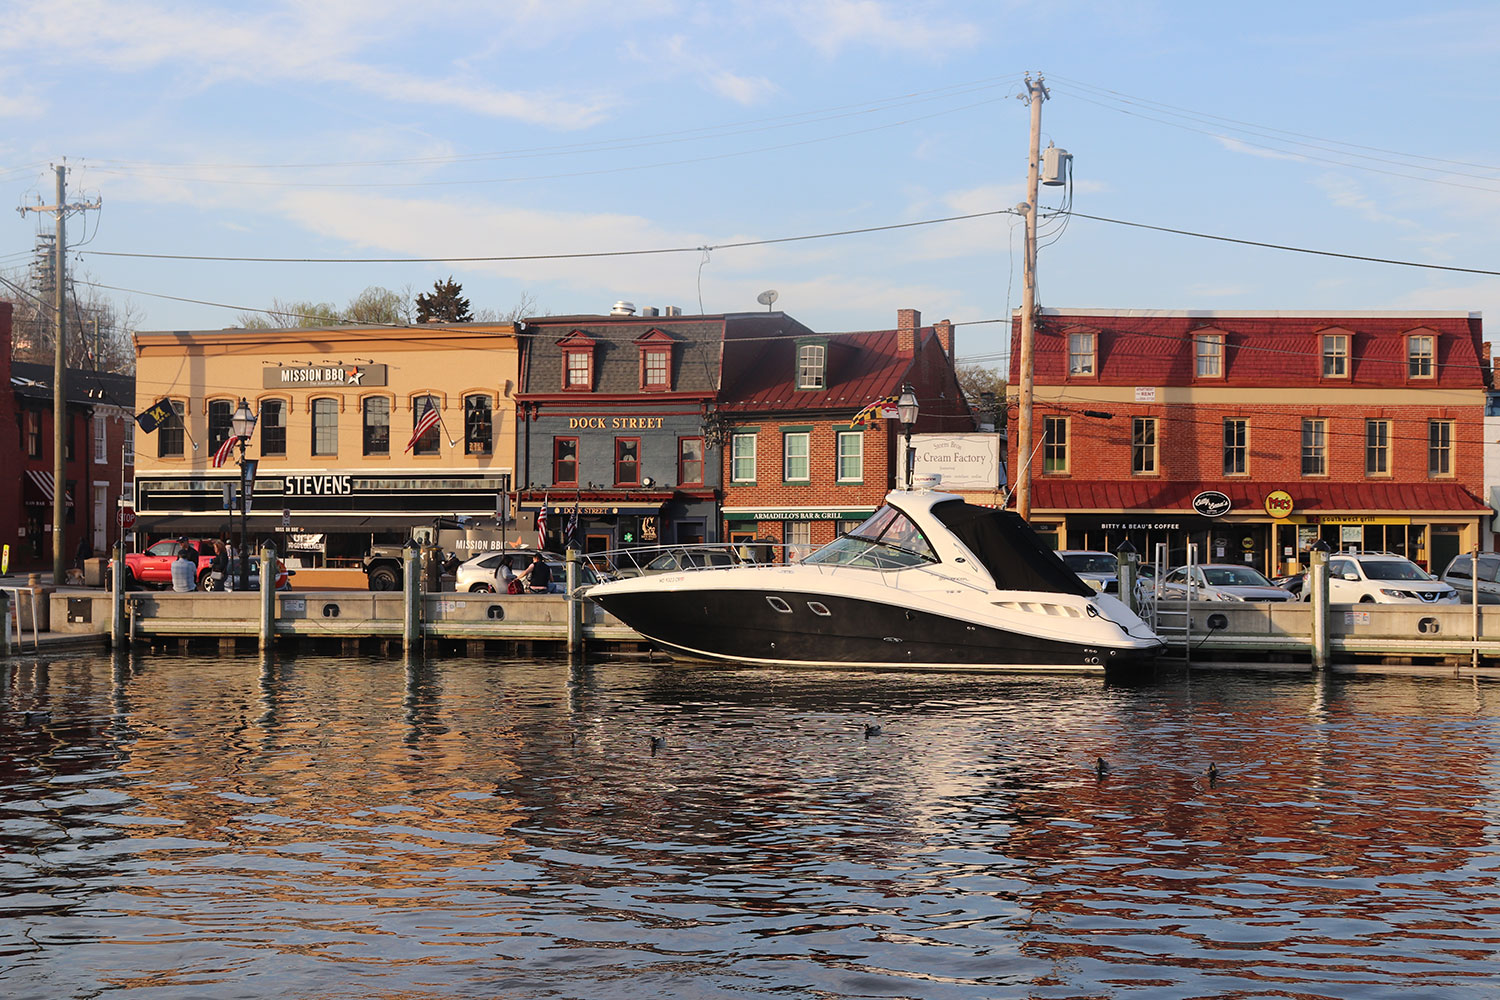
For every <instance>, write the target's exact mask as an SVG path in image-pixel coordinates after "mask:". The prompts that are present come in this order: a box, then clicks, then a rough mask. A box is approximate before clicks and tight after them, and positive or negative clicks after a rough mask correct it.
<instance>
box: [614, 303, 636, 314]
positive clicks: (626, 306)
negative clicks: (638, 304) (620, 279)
mask: <svg viewBox="0 0 1500 1000" xmlns="http://www.w3.org/2000/svg"><path fill="white" fill-rule="evenodd" d="M609 314H610V315H611V316H634V315H635V303H634V302H626V301H625V300H624V299H621V300H620V301H618V302H616V303H615V304H614V306H613V307H611V308H610V310H609Z"/></svg>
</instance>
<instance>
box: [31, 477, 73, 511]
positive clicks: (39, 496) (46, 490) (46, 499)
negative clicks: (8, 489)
mask: <svg viewBox="0 0 1500 1000" xmlns="http://www.w3.org/2000/svg"><path fill="white" fill-rule="evenodd" d="M54 482H55V480H54V479H53V478H52V473H50V472H43V471H41V470H40V469H27V470H26V506H28V507H51V506H52V496H53V493H54V490H53V488H52V484H53V483H54ZM63 502H64V503H66V504H67V505H68V506H69V507H71V506H73V494H71V493H68V494H65V495H64V497H63Z"/></svg>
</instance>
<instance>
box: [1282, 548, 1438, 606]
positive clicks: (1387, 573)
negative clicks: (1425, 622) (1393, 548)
mask: <svg viewBox="0 0 1500 1000" xmlns="http://www.w3.org/2000/svg"><path fill="white" fill-rule="evenodd" d="M1302 589H1303V592H1304V593H1303V600H1308V599H1310V597H1311V595H1310V594H1308V593H1307V589H1308V588H1306V587H1303V588H1302ZM1328 602H1329V603H1330V604H1371V603H1375V604H1457V603H1458V591H1456V590H1454V589H1453V588H1452V587H1450V586H1448V585H1447V584H1446V583H1443V582H1442V581H1441V580H1439V579H1437V578H1436V577H1434V576H1433V575H1432V574H1431V573H1428V572H1427V571H1426V570H1424V569H1423V568H1422V567H1420V566H1418V565H1417V564H1416V563H1414V562H1412V561H1411V560H1410V559H1407V558H1405V557H1403V556H1398V555H1395V554H1393V553H1390V552H1338V553H1334V554H1332V555H1330V556H1329V557H1328Z"/></svg>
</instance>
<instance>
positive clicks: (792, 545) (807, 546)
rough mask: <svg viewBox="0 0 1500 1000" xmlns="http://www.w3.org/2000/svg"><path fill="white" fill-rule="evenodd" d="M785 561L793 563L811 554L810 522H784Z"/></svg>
mask: <svg viewBox="0 0 1500 1000" xmlns="http://www.w3.org/2000/svg"><path fill="white" fill-rule="evenodd" d="M786 544H787V553H786V557H787V561H788V562H794V561H796V560H798V559H802V558H804V557H806V556H807V555H808V554H809V553H811V552H812V522H811V521H788V522H786Z"/></svg>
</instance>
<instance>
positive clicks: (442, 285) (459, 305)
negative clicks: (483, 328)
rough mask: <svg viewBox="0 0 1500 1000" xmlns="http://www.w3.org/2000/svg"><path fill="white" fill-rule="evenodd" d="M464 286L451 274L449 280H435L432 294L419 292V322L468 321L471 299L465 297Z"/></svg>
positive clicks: (471, 318)
mask: <svg viewBox="0 0 1500 1000" xmlns="http://www.w3.org/2000/svg"><path fill="white" fill-rule="evenodd" d="M463 290H464V289H463V286H462V285H460V284H459V283H458V282H456V281H454V280H453V276H452V275H449V276H448V280H447V281H434V282H433V283H432V294H431V295H427V294H425V293H421V292H419V293H418V294H417V322H418V323H468V322H470V321H472V320H473V318H474V317H473V316H472V315H471V314H470V313H469V300H468V299H466V298H464V297H463Z"/></svg>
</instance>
